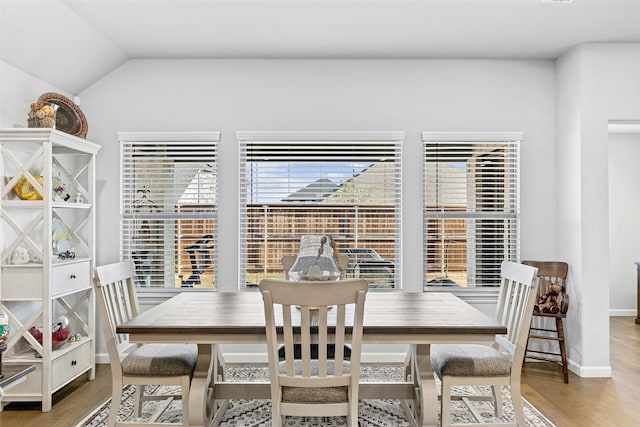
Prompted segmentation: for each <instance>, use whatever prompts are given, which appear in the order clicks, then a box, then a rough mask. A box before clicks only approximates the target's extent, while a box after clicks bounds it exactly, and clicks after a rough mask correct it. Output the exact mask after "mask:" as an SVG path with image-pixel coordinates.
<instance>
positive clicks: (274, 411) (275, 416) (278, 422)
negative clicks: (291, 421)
mask: <svg viewBox="0 0 640 427" xmlns="http://www.w3.org/2000/svg"><path fill="white" fill-rule="evenodd" d="M271 404H272V407H271V427H282V425H283V424H284V423H285V420H284V416H283V415H281V414H280V408H279V407H278V405H277V404H276V403H275V402H273V401H272V402H271Z"/></svg>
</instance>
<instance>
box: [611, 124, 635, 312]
mask: <svg viewBox="0 0 640 427" xmlns="http://www.w3.org/2000/svg"><path fill="white" fill-rule="evenodd" d="M639 159H640V134H633V133H627V134H609V285H610V289H609V298H610V301H609V306H610V307H609V313H610V314H611V315H614V316H636V315H637V298H636V295H637V289H638V288H637V280H636V278H637V276H636V265H635V263H636V262H640V221H638V216H639V214H640V191H638V185H639V184H640V168H639V167H638V161H639Z"/></svg>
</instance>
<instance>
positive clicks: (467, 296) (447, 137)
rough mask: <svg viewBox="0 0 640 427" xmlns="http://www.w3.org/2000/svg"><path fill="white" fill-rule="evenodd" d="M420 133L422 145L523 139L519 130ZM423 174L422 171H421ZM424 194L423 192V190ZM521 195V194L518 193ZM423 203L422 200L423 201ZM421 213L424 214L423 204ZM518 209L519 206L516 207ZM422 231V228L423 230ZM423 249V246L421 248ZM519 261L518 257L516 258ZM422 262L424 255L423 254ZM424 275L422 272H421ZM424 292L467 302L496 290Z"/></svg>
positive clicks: (494, 293)
mask: <svg viewBox="0 0 640 427" xmlns="http://www.w3.org/2000/svg"><path fill="white" fill-rule="evenodd" d="M421 135H422V145H424V143H426V142H450V141H470V142H474V141H477V142H492V141H496V142H498V141H506V140H508V141H517V142H518V143H522V141H523V139H524V132H521V131H495V132H492V131H478V132H474V131H462V132H446V131H423V132H422V133H421ZM517 162H518V163H517V168H518V173H520V166H521V164H520V157H518V160H517ZM423 176H424V171H423ZM520 184H521V183H520V180H518V194H520ZM423 194H424V192H423ZM520 197H521V195H520ZM423 203H424V202H423ZM422 209H423V215H424V206H423V207H422ZM518 211H519V208H518ZM517 227H518V228H517V233H518V234H520V221H518V226H517ZM423 233H424V230H423ZM423 250H424V248H423ZM518 257H519V248H518ZM518 261H519V259H518ZM423 262H424V256H423ZM424 268H425V267H424V265H423V266H422V270H423V271H424ZM423 277H424V273H423ZM421 288H422V289H421V290H423V286H421ZM426 292H451V293H453V294H455V295H457V296H459V297H460V298H462V299H464V300H465V301H467V302H471V301H474V300H476V299H477V300H478V301H479V302H485V303H487V302H493V301H495V299H496V298H497V295H498V290H497V289H491V288H472V289H466V288H450V287H437V286H434V287H433V288H432V289H429V290H428V291H426Z"/></svg>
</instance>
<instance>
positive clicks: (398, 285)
mask: <svg viewBox="0 0 640 427" xmlns="http://www.w3.org/2000/svg"><path fill="white" fill-rule="evenodd" d="M404 139H405V132H404V131H237V132H236V140H237V141H238V151H239V156H238V157H239V188H240V197H239V200H238V204H239V212H240V218H241V219H240V222H239V224H238V260H239V264H238V286H239V290H244V289H247V286H246V285H245V284H244V282H245V281H246V276H245V275H246V265H245V263H246V256H245V251H246V244H247V242H246V239H245V233H246V231H245V230H244V229H243V227H244V226H243V224H244V221H245V219H243V215H245V213H246V205H247V203H246V201H247V200H246V184H247V177H246V176H244V173H243V170H244V169H245V166H244V165H242V162H244V161H245V158H243V155H242V146H243V145H244V144H249V143H260V142H273V141H277V142H278V143H282V144H286V143H287V142H304V143H309V142H310V143H313V142H318V143H323V142H324V143H326V142H329V143H330V142H354V143H366V142H371V143H389V144H394V146H396V150H397V155H396V156H395V158H396V161H397V163H398V167H399V168H400V169H399V172H398V173H397V176H396V178H397V180H398V184H399V185H398V188H399V190H398V193H397V195H396V197H397V199H396V200H397V202H396V204H395V205H394V206H395V209H396V213H395V221H396V228H395V237H394V239H395V244H394V253H395V257H396V258H395V259H396V260H398V262H396V265H395V271H394V278H395V285H394V288H393V290H401V289H402V240H403V239H402V217H403V215H402V145H403V142H404Z"/></svg>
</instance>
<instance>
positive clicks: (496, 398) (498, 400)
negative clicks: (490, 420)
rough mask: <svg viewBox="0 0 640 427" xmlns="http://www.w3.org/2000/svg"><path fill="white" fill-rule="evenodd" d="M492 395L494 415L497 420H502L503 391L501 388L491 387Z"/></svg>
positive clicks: (497, 386)
mask: <svg viewBox="0 0 640 427" xmlns="http://www.w3.org/2000/svg"><path fill="white" fill-rule="evenodd" d="M491 394H493V404H494V408H493V413H494V414H495V416H496V418H502V390H501V389H500V386H499V385H494V386H491Z"/></svg>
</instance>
